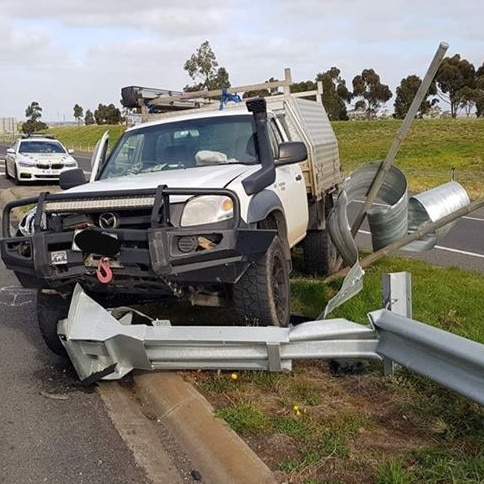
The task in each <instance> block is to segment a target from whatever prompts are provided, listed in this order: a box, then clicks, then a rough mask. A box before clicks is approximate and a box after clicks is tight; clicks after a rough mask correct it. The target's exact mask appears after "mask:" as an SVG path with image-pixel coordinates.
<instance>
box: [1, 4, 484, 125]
mask: <svg viewBox="0 0 484 484" xmlns="http://www.w3.org/2000/svg"><path fill="white" fill-rule="evenodd" d="M166 3H168V2H160V1H156V0H136V2H134V1H133V0H102V1H99V0H83V1H82V2H68V1H66V0H42V2H39V1H34V0H24V1H23V2H19V1H18V0H0V11H1V12H2V18H1V19H0V31H1V32H2V36H1V37H0V66H1V67H2V71H3V73H2V80H3V82H2V89H1V90H0V116H17V117H18V118H19V119H21V118H23V117H24V110H25V107H26V106H27V105H28V104H29V103H30V102H31V101H32V100H37V101H38V102H39V103H40V104H41V106H42V107H43V108H44V118H45V119H46V120H49V119H48V117H49V118H50V119H52V120H57V119H64V117H65V118H66V119H72V110H73V108H72V107H73V106H74V104H76V103H79V104H81V105H82V106H83V107H84V109H89V108H90V109H95V108H96V106H97V105H98V104H99V103H103V104H104V103H110V102H113V103H115V104H116V105H119V104H118V103H119V97H120V89H121V87H122V86H125V85H130V84H135V85H146V86H150V87H160V88H169V89H181V88H182V87H183V86H184V85H186V84H189V83H190V82H191V80H190V79H189V78H188V75H187V73H186V72H185V71H184V70H183V64H184V62H185V60H186V59H187V58H189V57H190V55H191V54H192V53H193V52H195V50H196V49H197V48H198V46H199V45H200V44H201V43H202V42H203V41H205V40H208V41H209V42H210V45H211V47H212V49H213V50H214V52H215V54H216V56H217V60H218V62H219V65H221V66H224V67H226V68H227V70H228V72H229V74H230V78H231V81H232V84H234V85H237V84H239V85H240V84H250V83H259V82H262V81H264V80H266V79H268V78H270V77H278V78H281V77H282V76H283V72H284V68H285V67H291V68H292V71H293V79H294V80H295V81H302V80H307V79H314V77H315V75H316V74H317V73H318V72H322V71H325V70H327V69H329V68H330V67H331V66H337V67H338V68H340V70H341V74H342V76H343V78H345V79H346V81H347V83H348V85H350V86H351V80H352V78H353V77H354V76H355V75H356V74H358V73H360V72H361V71H362V69H364V68H374V69H375V70H376V71H377V72H378V73H379V74H380V77H381V80H382V82H384V83H386V84H389V85H390V88H391V89H392V90H393V91H394V90H395V87H396V86H397V85H398V84H399V82H400V80H401V79H402V78H403V77H406V76H407V75H409V74H418V75H420V76H423V75H424V74H425V71H426V69H427V67H428V64H429V62H430V60H431V58H432V56H433V54H434V52H435V50H436V48H437V46H438V44H439V42H440V41H441V40H445V41H448V42H449V44H450V48H449V51H448V53H447V55H453V54H455V53H459V54H461V56H462V57H464V58H466V59H468V60H469V61H470V62H472V63H474V65H475V66H476V67H478V66H480V65H481V64H482V62H483V60H484V52H483V46H484V42H483V40H484V34H483V32H482V27H481V23H482V18H483V16H484V4H482V5H481V2H475V0H460V1H459V2H441V1H439V0H428V1H427V2H422V1H417V0H393V1H391V2H389V1H387V2H381V1H380V0H344V1H343V0H277V1H275V0H261V1H255V0H245V1H244V2H242V1H240V0H206V1H204V2H199V1H198V0H185V1H184V2H170V3H169V4H168V5H165V4H166Z"/></svg>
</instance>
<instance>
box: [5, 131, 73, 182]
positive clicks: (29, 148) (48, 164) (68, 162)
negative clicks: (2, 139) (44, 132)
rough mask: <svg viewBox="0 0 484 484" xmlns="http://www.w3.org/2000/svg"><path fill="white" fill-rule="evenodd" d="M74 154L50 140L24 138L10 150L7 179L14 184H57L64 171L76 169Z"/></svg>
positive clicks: (16, 142) (6, 170)
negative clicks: (49, 182) (44, 182)
mask: <svg viewBox="0 0 484 484" xmlns="http://www.w3.org/2000/svg"><path fill="white" fill-rule="evenodd" d="M72 152H73V150H67V149H66V148H65V147H64V145H63V144H62V143H61V142H60V141H58V140H56V139H53V138H51V137H48V136H25V137H22V138H19V139H18V140H16V141H15V143H14V144H13V145H12V147H11V148H9V149H7V156H6V158H5V177H6V178H11V179H13V180H14V182H15V183H20V182H35V181H58V180H59V176H60V174H61V173H62V172H63V171H65V170H72V169H73V168H77V167H78V165H77V161H76V160H75V159H74V158H73V157H72V156H71V153H72Z"/></svg>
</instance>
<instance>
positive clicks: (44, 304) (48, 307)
mask: <svg viewBox="0 0 484 484" xmlns="http://www.w3.org/2000/svg"><path fill="white" fill-rule="evenodd" d="M69 305H70V299H64V298H63V297H62V296H60V295H58V294H47V293H44V292H42V291H41V290H39V291H37V320H38V323H39V329H40V334H41V335H42V338H44V341H45V343H46V345H47V346H48V347H49V349H50V350H51V351H52V352H54V353H55V354H56V355H59V356H64V357H66V356H67V351H66V349H65V348H64V346H63V345H62V343H61V341H60V339H59V335H58V334H57V323H58V321H59V320H60V319H64V318H66V317H67V314H68V312H69Z"/></svg>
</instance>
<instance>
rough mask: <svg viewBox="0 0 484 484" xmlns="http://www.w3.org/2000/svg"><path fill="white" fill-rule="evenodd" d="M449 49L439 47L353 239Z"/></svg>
mask: <svg viewBox="0 0 484 484" xmlns="http://www.w3.org/2000/svg"><path fill="white" fill-rule="evenodd" d="M448 48H449V45H448V44H446V43H445V42H441V43H440V45H439V48H438V49H437V52H436V53H435V55H434V58H433V60H432V62H431V64H430V66H429V69H428V71H427V74H425V77H424V79H423V81H422V82H421V84H420V87H419V88H418V91H417V94H415V97H414V99H413V101H412V104H411V105H410V108H409V110H408V112H407V114H406V116H405V119H404V120H403V124H402V126H401V127H400V129H399V131H398V133H397V135H396V136H395V138H394V139H393V143H392V146H391V147H390V150H389V151H388V153H387V156H386V158H385V160H384V161H383V163H382V165H381V167H380V170H379V172H378V173H377V174H376V176H375V179H374V180H373V184H372V186H371V188H370V191H369V192H368V196H367V197H366V200H365V203H364V204H363V207H362V208H361V211H360V213H359V214H358V216H357V217H356V219H355V221H354V223H353V227H352V228H351V234H352V235H353V237H355V236H356V234H357V233H358V230H359V229H360V227H361V224H362V223H363V220H364V218H365V217H366V214H367V212H368V209H369V208H370V206H371V204H372V203H373V202H374V201H375V199H376V196H377V195H378V192H379V191H380V188H381V186H382V184H383V181H384V179H385V176H386V175H387V173H388V171H389V170H390V166H391V165H392V163H393V162H394V160H395V157H396V156H397V152H398V150H399V148H400V145H401V143H402V141H403V139H404V138H405V136H406V135H407V133H408V130H409V128H410V125H411V124H412V121H413V118H415V116H416V114H417V112H418V110H419V108H420V105H421V104H422V101H423V100H424V98H425V97H426V95H427V91H428V90H429V87H430V84H431V82H432V81H433V79H434V77H435V74H436V73H437V69H438V68H439V65H440V63H441V62H442V59H443V58H444V55H445V53H446V51H447V49H448Z"/></svg>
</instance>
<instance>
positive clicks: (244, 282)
mask: <svg viewBox="0 0 484 484" xmlns="http://www.w3.org/2000/svg"><path fill="white" fill-rule="evenodd" d="M233 302H234V306H235V310H236V312H237V314H238V315H239V317H240V318H243V319H244V321H245V322H246V323H248V324H258V325H260V326H287V325H288V324H289V318H290V288H289V267H288V263H287V260H286V259H285V257H284V249H283V246H282V242H281V240H280V238H279V237H277V236H276V237H275V238H274V240H273V242H272V244H271V246H270V247H269V249H268V250H267V252H266V254H265V255H264V256H263V257H262V258H261V259H260V260H259V261H257V262H256V263H254V264H253V265H251V266H250V267H249V269H248V270H247V272H246V273H245V274H244V275H243V276H242V277H241V279H240V280H239V281H238V282H237V284H235V285H234V286H233Z"/></svg>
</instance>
